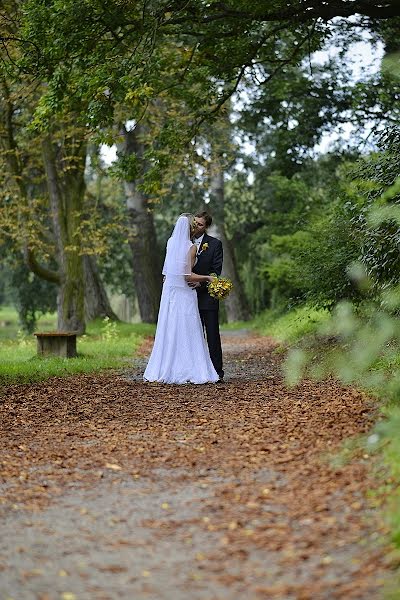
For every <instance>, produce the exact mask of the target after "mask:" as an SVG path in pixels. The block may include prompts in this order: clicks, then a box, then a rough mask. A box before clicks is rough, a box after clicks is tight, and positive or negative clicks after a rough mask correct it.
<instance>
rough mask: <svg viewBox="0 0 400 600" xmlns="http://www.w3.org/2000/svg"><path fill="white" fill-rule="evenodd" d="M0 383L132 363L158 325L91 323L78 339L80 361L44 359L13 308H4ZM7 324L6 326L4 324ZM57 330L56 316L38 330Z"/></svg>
mask: <svg viewBox="0 0 400 600" xmlns="http://www.w3.org/2000/svg"><path fill="white" fill-rule="evenodd" d="M0 323H3V326H2V327H1V338H0V340H1V343H0V383H1V384H10V383H27V382H33V381H41V380H44V379H47V378H49V377H54V376H58V377H60V376H65V375H73V374H78V373H90V372H94V371H101V370H103V369H111V368H119V367H121V366H124V365H126V364H129V362H130V361H131V359H132V358H133V357H134V356H135V352H136V350H137V348H138V347H139V345H140V344H141V342H142V341H143V339H144V337H145V336H147V335H151V334H153V333H154V330H155V326H154V325H149V324H146V323H135V324H131V323H122V322H117V323H112V322H110V321H109V322H107V321H102V320H97V321H93V322H92V323H89V325H88V327H87V331H86V334H85V335H83V336H80V337H78V339H77V351H78V356H77V357H76V358H56V357H49V358H41V357H38V356H37V354H36V338H34V336H33V335H28V336H27V335H23V334H22V332H21V331H19V327H18V319H17V314H16V312H15V311H14V310H13V309H10V308H4V307H3V308H1V309H0ZM4 323H6V324H5V325H4ZM55 328H56V317H55V315H44V316H43V317H41V319H40V320H39V322H38V326H37V331H49V330H52V329H55Z"/></svg>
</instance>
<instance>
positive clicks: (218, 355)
mask: <svg viewBox="0 0 400 600" xmlns="http://www.w3.org/2000/svg"><path fill="white" fill-rule="evenodd" d="M200 318H201V323H202V325H203V328H204V329H205V331H206V337H207V344H208V349H209V351H210V358H211V362H212V364H213V365H214V369H215V370H216V371H217V373H218V375H219V377H220V378H221V379H223V377H224V371H223V369H222V348H221V338H220V335H219V310H218V309H217V310H203V309H200Z"/></svg>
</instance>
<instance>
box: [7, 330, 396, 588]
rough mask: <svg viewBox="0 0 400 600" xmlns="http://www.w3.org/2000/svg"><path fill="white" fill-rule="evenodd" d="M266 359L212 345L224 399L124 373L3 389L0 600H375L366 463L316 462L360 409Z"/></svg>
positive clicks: (355, 396) (245, 345) (358, 455)
mask: <svg viewBox="0 0 400 600" xmlns="http://www.w3.org/2000/svg"><path fill="white" fill-rule="evenodd" d="M149 347H150V346H149V344H148V345H147V347H145V348H144V352H146V351H148V350H149ZM273 350H274V344H273V342H272V341H271V340H268V339H266V338H257V337H254V336H250V335H247V334H244V333H243V334H239V335H238V334H231V335H226V336H224V355H225V361H226V365H227V383H226V384H224V385H205V386H191V385H187V386H165V385H156V384H143V383H142V382H141V381H140V380H139V379H140V374H141V372H142V371H141V366H142V363H141V361H140V360H139V361H136V364H135V366H134V368H133V369H132V370H129V371H127V372H126V373H120V374H117V375H116V374H106V375H84V376H79V377H72V378H67V379H58V378H57V379H52V380H49V381H47V382H44V383H40V384H34V385H29V386H22V385H21V386H12V387H9V388H7V389H5V390H3V391H2V395H1V398H0V411H1V426H0V428H1V431H0V434H1V455H0V467H1V480H0V502H1V504H0V515H1V521H0V584H1V585H0V600H6V599H7V598H13V599H14V600H31V599H32V600H58V599H60V600H73V599H74V598H76V600H114V599H115V600H116V599H118V600H119V599H126V600H133V599H135V600H142V599H143V600H144V599H147V598H149V599H154V600H160V599H168V600H188V599H190V600H197V599H199V600H200V599H204V600H218V599H221V600H222V599H224V600H225V599H227V600H228V599H229V600H236V599H237V600H239V599H240V600H242V599H244V598H245V599H255V600H256V599H259V598H260V599H270V598H271V599H274V598H277V599H280V600H292V599H293V600H319V599H321V600H322V599H324V600H325V599H326V600H331V599H335V598H341V599H346V600H347V599H350V598H357V599H360V600H369V599H371V600H377V598H379V597H380V588H381V586H382V582H383V579H384V577H385V566H384V557H383V554H384V549H383V548H382V546H381V545H380V543H379V540H380V536H381V527H382V524H381V523H380V522H379V520H378V515H377V514H376V513H375V511H374V510H373V509H372V508H371V506H370V504H369V500H368V498H367V491H368V489H369V488H371V487H372V488H373V487H374V485H376V484H375V483H374V481H373V480H372V478H371V477H372V476H371V474H370V473H371V469H370V457H368V456H367V455H365V454H363V453H362V451H360V452H355V453H354V454H353V455H352V458H351V460H350V462H347V463H346V464H342V463H339V462H338V461H336V462H335V461H333V460H331V458H332V457H333V456H334V455H335V452H337V451H338V449H339V448H340V447H341V443H342V442H343V440H345V439H347V438H349V437H351V436H356V435H357V434H360V433H363V432H366V431H368V430H369V428H370V427H371V423H372V421H373V419H374V405H373V404H372V402H371V401H370V400H369V399H368V398H367V397H366V396H365V395H363V394H362V393H360V392H357V391H354V390H352V389H345V388H342V387H340V386H338V385H337V384H336V383H335V382H333V381H328V382H322V383H313V382H307V381H306V382H303V383H302V384H300V385H299V386H297V387H296V388H294V389H287V388H286V387H285V386H284V384H283V382H282V379H281V375H280V369H279V363H280V359H279V358H278V356H276V355H275V354H274V352H273Z"/></svg>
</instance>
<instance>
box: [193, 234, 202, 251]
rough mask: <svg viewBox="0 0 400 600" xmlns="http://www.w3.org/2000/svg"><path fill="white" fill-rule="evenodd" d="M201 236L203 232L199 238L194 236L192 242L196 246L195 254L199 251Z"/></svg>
mask: <svg viewBox="0 0 400 600" xmlns="http://www.w3.org/2000/svg"><path fill="white" fill-rule="evenodd" d="M203 237H204V233H203V235H201V236H200V237H199V238H194V240H193V244H196V246H197V249H196V254H198V253H199V250H200V246H201V242H202V241H203Z"/></svg>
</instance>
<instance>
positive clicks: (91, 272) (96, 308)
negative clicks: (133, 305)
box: [83, 255, 118, 322]
mask: <svg viewBox="0 0 400 600" xmlns="http://www.w3.org/2000/svg"><path fill="white" fill-rule="evenodd" d="M83 270H84V275H85V320H86V322H88V321H92V320H93V319H97V318H98V317H102V318H104V317H109V318H110V319H112V320H113V321H118V317H117V315H116V314H115V313H114V311H113V309H112V308H111V305H110V302H109V300H108V297H107V293H106V290H105V289H104V285H103V282H102V281H101V279H100V275H99V270H98V268H97V262H96V258H95V257H94V256H87V255H86V256H84V257H83Z"/></svg>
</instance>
